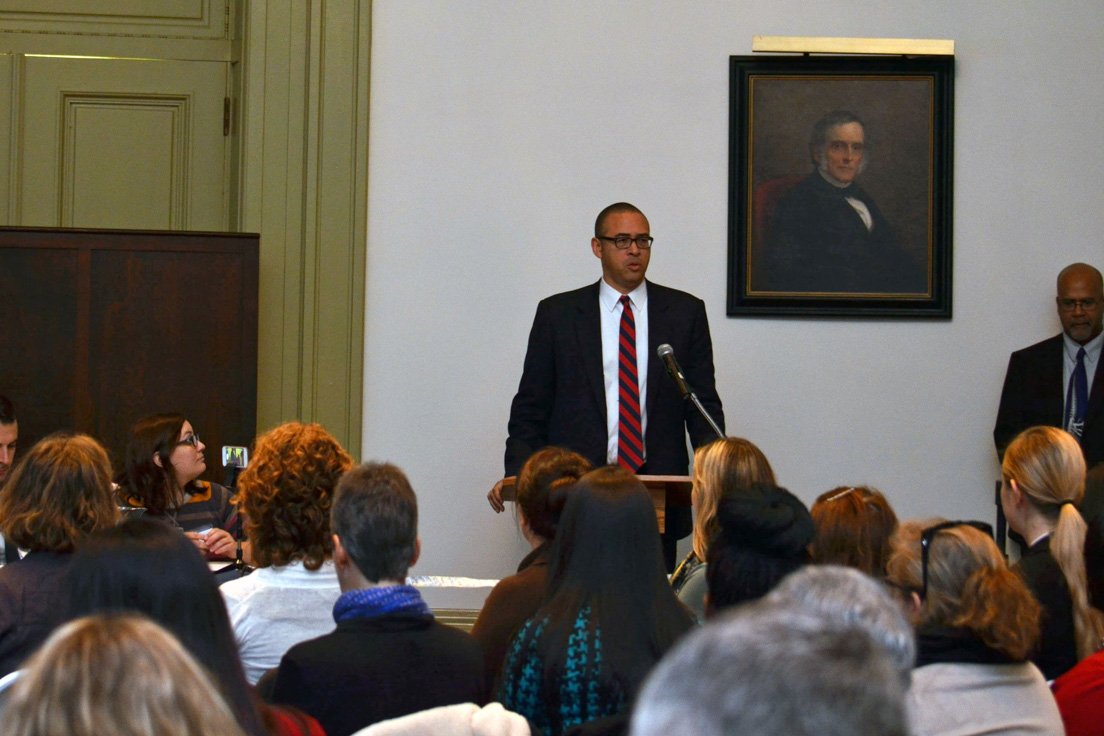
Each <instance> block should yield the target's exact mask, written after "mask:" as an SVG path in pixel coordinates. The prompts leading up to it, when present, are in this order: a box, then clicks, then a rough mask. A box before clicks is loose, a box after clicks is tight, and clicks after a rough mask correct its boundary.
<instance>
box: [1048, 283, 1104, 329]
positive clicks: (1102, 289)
mask: <svg viewBox="0 0 1104 736" xmlns="http://www.w3.org/2000/svg"><path fill="white" fill-rule="evenodd" d="M1055 303H1056V304H1057V306H1058V318H1059V319H1060V320H1061V321H1062V330H1064V331H1065V333H1066V334H1067V335H1069V336H1070V338H1071V339H1072V340H1073V341H1074V342H1077V343H1079V344H1081V345H1084V344H1085V343H1087V342H1089V341H1090V340H1092V339H1093V338H1094V337H1096V336H1097V335H1099V334H1100V332H1101V330H1102V329H1104V327H1102V318H1104V278H1101V275H1100V271H1098V270H1097V269H1096V268H1094V267H1092V266H1090V265H1089V264H1087V263H1072V264H1070V265H1068V266H1066V267H1065V268H1063V269H1062V271H1061V272H1060V273H1059V274H1058V296H1057V297H1055Z"/></svg>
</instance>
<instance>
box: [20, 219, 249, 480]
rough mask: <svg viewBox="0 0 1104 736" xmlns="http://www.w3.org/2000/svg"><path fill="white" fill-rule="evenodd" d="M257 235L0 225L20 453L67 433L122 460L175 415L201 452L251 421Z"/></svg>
mask: <svg viewBox="0 0 1104 736" xmlns="http://www.w3.org/2000/svg"><path fill="white" fill-rule="evenodd" d="M257 241H258V237H257V236H256V235H248V234H241V235H238V234H234V235H228V234H209V233H182V232H121V231H108V230H49V229H17V228H0V313H2V314H5V315H12V317H11V319H7V318H5V320H4V321H5V329H3V330H0V355H2V356H4V359H3V360H2V362H0V393H6V394H7V395H8V396H9V397H10V398H11V399H12V400H13V401H15V402H16V404H17V407H18V412H19V418H20V435H21V437H20V441H21V442H20V444H22V445H24V446H26V444H27V443H26V442H24V438H26V439H27V440H29V441H33V440H35V439H38V438H39V437H41V436H42V435H44V434H46V433H48V432H51V431H54V430H57V429H67V428H72V429H78V430H80V431H83V432H88V433H89V434H92V435H93V436H95V437H97V438H98V439H100V440H101V441H102V442H104V444H105V446H107V447H108V449H109V450H110V451H111V452H112V455H113V458H114V459H116V460H117V459H118V458H120V457H121V452H122V449H123V447H124V445H125V436H126V431H127V429H128V428H129V427H130V425H132V424H133V423H134V422H135V421H136V420H137V419H139V418H140V417H142V416H144V415H146V414H150V413H154V412H164V411H179V412H181V413H183V414H184V415H185V416H187V417H188V418H189V420H190V421H191V422H192V424H193V426H195V428H196V431H197V433H198V434H199V435H200V436H201V437H202V438H203V440H204V442H205V443H206V444H207V445H208V446H209V447H210V448H211V450H209V451H208V458H209V460H210V462H209V463H208V465H209V468H210V470H209V473H210V474H211V475H212V477H215V478H218V477H219V476H220V471H219V470H218V469H217V466H218V459H217V458H216V455H217V453H218V448H219V446H220V445H223V444H235V445H248V444H249V443H250V441H251V440H252V438H253V435H254V427H255V425H256V393H257Z"/></svg>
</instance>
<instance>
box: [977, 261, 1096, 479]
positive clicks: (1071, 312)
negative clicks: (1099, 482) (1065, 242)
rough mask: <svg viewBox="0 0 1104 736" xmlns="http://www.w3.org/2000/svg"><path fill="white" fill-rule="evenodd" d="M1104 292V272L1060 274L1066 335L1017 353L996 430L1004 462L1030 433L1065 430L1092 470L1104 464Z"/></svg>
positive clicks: (1085, 269) (1070, 269)
mask: <svg viewBox="0 0 1104 736" xmlns="http://www.w3.org/2000/svg"><path fill="white" fill-rule="evenodd" d="M1102 292H1104V286H1102V281H1101V275H1100V271H1098V270H1097V269H1095V268H1093V267H1092V266H1090V265H1088V264H1086V263H1074V264H1072V265H1070V266H1067V267H1066V268H1064V269H1062V272H1061V273H1060V274H1058V296H1057V297H1056V299H1055V302H1056V304H1057V307H1058V318H1059V319H1060V320H1061V321H1062V334H1060V335H1056V336H1054V337H1052V338H1049V339H1047V340H1043V341H1042V342H1040V343H1036V344H1035V345H1032V346H1031V347H1027V348H1024V349H1023V350H1017V351H1016V352H1014V353H1012V357H1011V359H1010V360H1009V361H1008V373H1007V374H1006V375H1005V378H1004V389H1003V390H1002V391H1001V399H1000V408H999V409H998V410H997V424H996V427H995V428H994V429H993V439H994V441H995V442H996V446H997V454H998V456H1002V457H1003V455H1004V448H1006V447H1007V446H1008V443H1009V442H1011V441H1012V439H1013V438H1014V437H1015V436H1016V435H1017V434H1019V433H1020V432H1021V431H1023V430H1024V429H1027V428H1028V427H1034V426H1036V425H1048V426H1052V427H1061V428H1062V429H1065V430H1067V431H1068V432H1070V434H1072V435H1074V437H1076V438H1077V440H1078V442H1080V443H1081V449H1082V451H1083V452H1084V453H1085V462H1086V463H1087V465H1088V466H1089V467H1090V468H1091V467H1093V466H1094V465H1096V464H1097V463H1100V462H1104V365H1102V361H1101V360H1100V349H1101V344H1102V343H1104V330H1102V328H1101V317H1102V315H1104V293H1102Z"/></svg>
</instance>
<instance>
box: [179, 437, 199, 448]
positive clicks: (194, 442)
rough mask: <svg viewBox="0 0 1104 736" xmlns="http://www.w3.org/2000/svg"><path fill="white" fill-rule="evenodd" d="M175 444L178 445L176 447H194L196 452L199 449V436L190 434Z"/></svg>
mask: <svg viewBox="0 0 1104 736" xmlns="http://www.w3.org/2000/svg"><path fill="white" fill-rule="evenodd" d="M176 444H178V445H191V446H192V447H194V448H195V449H197V450H198V449H199V435H198V434H190V435H188V436H187V437H185V438H184V439H182V440H180V441H179V442H177V443H176Z"/></svg>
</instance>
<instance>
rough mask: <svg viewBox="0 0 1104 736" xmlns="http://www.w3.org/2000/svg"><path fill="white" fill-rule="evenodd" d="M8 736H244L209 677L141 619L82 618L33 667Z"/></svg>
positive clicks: (9, 719)
mask: <svg viewBox="0 0 1104 736" xmlns="http://www.w3.org/2000/svg"><path fill="white" fill-rule="evenodd" d="M0 732H2V733H4V734H6V736H208V735H209V734H219V736H244V733H243V732H242V730H241V728H240V727H239V726H238V723H237V721H236V720H235V718H234V716H233V714H232V713H231V712H230V709H229V708H228V707H227V705H226V702H225V701H223V699H222V698H221V697H220V696H219V695H218V691H217V690H216V689H215V687H214V686H213V685H212V684H211V681H210V678H209V677H208V675H207V673H206V672H205V671H204V670H203V669H202V668H201V667H200V666H199V665H198V664H196V661H195V660H194V659H192V657H191V655H189V654H188V653H187V652H186V651H185V650H184V648H183V647H182V646H181V645H180V643H179V642H178V641H177V640H176V639H175V638H173V636H172V635H171V634H169V633H168V632H166V631H165V630H164V629H162V628H161V627H160V626H158V625H157V624H155V623H153V622H152V621H150V620H148V619H146V618H143V617H141V616H138V615H135V614H125V615H117V614H116V615H100V616H90V617H87V618H80V619H77V620H75V621H71V622H70V623H68V624H66V625H64V626H62V627H60V628H59V629H57V630H56V631H55V632H54V633H53V634H52V635H51V636H50V638H49V639H47V640H46V643H45V644H44V645H43V646H42V648H41V649H40V650H39V651H38V653H37V654H35V656H34V657H32V658H31V660H30V661H29V662H28V664H27V667H26V670H25V671H24V673H23V675H22V677H21V678H20V679H19V681H18V682H16V684H15V686H14V689H13V691H12V696H11V700H10V701H9V702H8V705H7V708H6V709H5V711H4V716H3V720H2V721H0Z"/></svg>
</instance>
